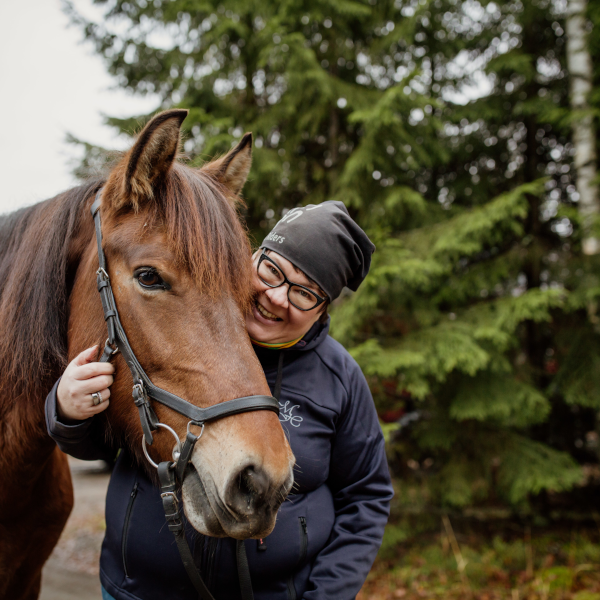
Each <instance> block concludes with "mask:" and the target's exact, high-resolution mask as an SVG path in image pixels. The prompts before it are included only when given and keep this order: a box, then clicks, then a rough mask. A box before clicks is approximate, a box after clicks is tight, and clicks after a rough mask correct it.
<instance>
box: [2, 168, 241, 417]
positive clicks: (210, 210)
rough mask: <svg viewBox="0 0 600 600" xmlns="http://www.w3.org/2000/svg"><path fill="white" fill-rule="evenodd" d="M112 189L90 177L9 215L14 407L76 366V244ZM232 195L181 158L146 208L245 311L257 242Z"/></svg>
mask: <svg viewBox="0 0 600 600" xmlns="http://www.w3.org/2000/svg"><path fill="white" fill-rule="evenodd" d="M104 183H105V182H104V181H103V180H95V181H90V182H88V183H86V184H84V185H82V186H79V187H76V188H73V189H71V190H69V191H67V192H65V193H63V194H60V195H58V196H56V197H55V198H52V199H50V200H46V201H44V202H41V203H39V204H37V205H35V206H32V207H28V208H24V209H21V210H19V211H17V212H15V213H12V214H10V215H7V216H5V217H2V218H0V322H1V323H2V346H1V347H0V369H1V372H2V373H3V376H4V388H3V389H2V393H3V394H4V395H5V396H6V395H8V396H9V397H12V398H13V399H14V401H17V399H18V397H26V398H30V399H31V401H34V402H36V403H37V402H38V401H40V400H43V398H44V397H45V395H46V394H47V393H48V391H49V389H50V387H51V386H52V384H53V383H54V382H55V380H56V379H57V378H58V376H59V375H60V373H61V372H62V370H63V369H64V368H65V366H66V364H67V323H68V301H69V294H70V291H71V287H72V282H73V278H74V276H75V270H76V268H77V260H78V258H79V256H75V255H74V254H75V252H74V250H73V244H72V241H73V239H74V237H75V236H76V235H77V234H78V232H80V230H81V228H82V227H83V228H85V229H87V227H89V231H90V235H91V232H92V229H91V215H90V214H89V211H88V210H87V209H88V207H89V205H90V201H91V199H92V198H93V196H94V195H95V193H96V191H97V190H98V189H99V188H100V187H102V185H104ZM231 196H232V195H231V192H229V191H228V190H227V189H226V188H225V187H224V186H222V185H221V184H220V183H218V182H217V181H216V180H215V179H214V178H213V177H211V175H209V174H207V173H202V172H201V171H199V170H197V169H191V168H189V167H187V166H185V165H183V164H181V163H177V162H176V163H174V164H173V166H172V168H171V170H170V171H169V173H168V175H167V177H166V178H165V180H164V182H163V184H162V185H161V189H160V193H158V194H156V197H155V199H154V200H153V201H152V202H148V203H147V206H145V207H144V211H147V216H148V225H149V226H153V225H154V226H161V225H162V226H164V227H165V229H166V233H167V237H168V242H169V245H170V247H171V250H172V251H173V252H174V253H175V255H176V257H177V259H178V261H179V262H180V264H181V265H182V266H183V267H184V268H186V269H187V270H189V272H190V273H191V274H192V275H193V276H194V278H195V279H196V281H198V282H199V284H200V285H202V287H203V289H204V291H205V292H206V293H207V294H210V295H211V296H213V297H214V296H218V295H219V294H221V293H223V292H224V291H227V292H229V293H231V294H232V295H233V297H234V298H235V299H236V300H237V302H238V303H239V304H240V305H241V306H242V307H245V306H246V304H247V302H248V301H249V299H250V297H251V285H250V275H249V274H250V268H249V267H250V263H249V261H250V245H249V242H248V239H247V235H246V234H245V231H244V228H243V226H242V225H241V223H240V220H239V218H238V215H237V212H236V209H235V204H234V201H233V199H232V197H231ZM128 210H131V208H121V209H119V213H120V214H118V215H114V216H116V217H117V218H118V217H120V216H123V217H124V216H125V214H126V213H127V211H128ZM85 219H89V225H87V224H86V222H85ZM149 228H150V227H149ZM81 250H82V249H80V250H79V251H81ZM99 301H100V300H99V299H98V302H99ZM7 404H9V403H4V405H3V408H0V417H1V416H2V413H4V412H6V411H7V410H8V409H9V406H8V405H7ZM0 406H1V405H0Z"/></svg>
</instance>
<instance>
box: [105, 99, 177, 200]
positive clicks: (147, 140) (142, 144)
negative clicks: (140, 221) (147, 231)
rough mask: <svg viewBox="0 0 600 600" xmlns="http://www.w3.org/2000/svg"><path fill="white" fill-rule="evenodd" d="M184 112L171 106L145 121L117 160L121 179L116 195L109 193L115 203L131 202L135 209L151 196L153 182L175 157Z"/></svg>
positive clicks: (167, 168)
mask: <svg viewBox="0 0 600 600" xmlns="http://www.w3.org/2000/svg"><path fill="white" fill-rule="evenodd" d="M187 114H188V111H187V110H183V109H173V110H167V111H165V112H162V113H160V114H158V115H156V116H155V117H153V118H152V119H150V121H148V123H147V124H146V126H145V127H144V129H142V131H141V133H140V135H139V136H138V138H137V140H136V142H135V144H134V145H133V147H132V148H131V150H129V152H127V154H126V155H125V157H124V158H123V161H122V163H121V165H120V166H121V167H122V169H124V172H123V170H122V169H117V171H120V173H115V176H117V177H118V178H119V179H120V180H121V181H120V185H119V183H118V182H115V183H117V186H118V187H120V190H116V192H117V193H116V195H112V194H111V195H112V196H113V198H114V202H115V203H116V204H117V205H118V206H123V205H126V204H132V205H133V207H134V208H136V209H137V208H138V207H139V205H140V203H141V202H142V201H143V200H144V199H150V198H152V197H153V196H154V189H155V187H156V184H157V183H158V182H159V181H160V180H161V179H162V178H164V177H165V175H166V174H167V173H168V172H169V169H170V168H171V165H172V164H173V161H174V160H175V158H176V156H177V152H178V150H179V142H180V130H181V124H182V123H183V120H184V119H185V118H186V117H187ZM109 183H110V182H109Z"/></svg>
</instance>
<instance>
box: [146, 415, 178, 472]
mask: <svg viewBox="0 0 600 600" xmlns="http://www.w3.org/2000/svg"><path fill="white" fill-rule="evenodd" d="M156 426H157V427H162V428H163V429H166V430H167V431H170V432H171V434H172V435H173V437H174V438H175V440H176V443H175V447H174V448H173V467H175V465H176V464H177V461H178V460H179V457H180V456H181V441H180V440H179V436H178V435H177V434H176V433H175V431H174V430H173V429H171V428H170V427H169V426H168V425H165V424H164V423H157V424H156ZM142 450H143V451H144V455H145V456H146V458H147V459H148V462H149V463H150V464H151V465H152V466H153V467H154V468H155V469H158V465H157V464H156V463H155V462H154V461H153V460H152V459H151V458H150V455H149V454H148V450H147V448H146V435H145V434H142Z"/></svg>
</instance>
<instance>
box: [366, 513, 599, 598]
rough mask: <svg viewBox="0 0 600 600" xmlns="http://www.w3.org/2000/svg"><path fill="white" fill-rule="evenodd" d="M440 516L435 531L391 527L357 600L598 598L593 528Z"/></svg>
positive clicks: (596, 538) (596, 537)
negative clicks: (479, 522)
mask: <svg viewBox="0 0 600 600" xmlns="http://www.w3.org/2000/svg"><path fill="white" fill-rule="evenodd" d="M440 521H441V522H440V524H439V525H440V527H439V533H431V532H429V533H427V532H420V533H419V534H418V535H414V522H413V523H412V524H411V532H410V533H411V535H409V534H408V533H407V531H408V530H407V527H406V526H402V525H400V524H396V525H390V526H388V531H387V532H386V536H385V539H384V544H383V545H382V550H381V551H380V553H379V557H378V559H377V561H376V563H375V566H374V567H373V570H372V571H371V573H370V575H369V577H368V579H367V582H366V583H365V586H364V587H363V589H362V591H361V593H360V594H359V596H358V597H357V598H358V600H393V599H396V598H404V599H405V600H417V599H419V600H421V599H431V600H434V599H435V600H438V599H440V600H441V599H444V600H454V599H459V598H460V599H461V600H462V599H465V600H471V599H473V600H475V599H476V600H500V599H503V600H504V599H507V600H600V530H598V529H597V528H579V529H576V528H575V527H569V526H564V525H563V526H561V527H556V526H555V527H553V528H545V529H542V528H538V529H534V530H532V529H531V528H530V527H529V526H521V525H518V524H514V523H506V522H504V523H503V524H502V526H496V531H490V528H489V526H486V531H482V527H481V526H479V525H478V526H476V527H473V526H472V525H469V526H466V525H465V524H464V523H462V524H461V528H460V531H458V530H455V527H456V524H455V523H453V522H452V520H451V519H448V518H447V517H442V518H441V519H440ZM429 523H430V524H431V520H429ZM453 525H454V527H453Z"/></svg>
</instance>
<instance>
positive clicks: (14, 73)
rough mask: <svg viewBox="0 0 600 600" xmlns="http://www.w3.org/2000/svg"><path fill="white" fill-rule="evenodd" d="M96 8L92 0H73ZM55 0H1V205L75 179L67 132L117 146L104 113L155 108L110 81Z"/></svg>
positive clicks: (29, 199)
mask: <svg viewBox="0 0 600 600" xmlns="http://www.w3.org/2000/svg"><path fill="white" fill-rule="evenodd" d="M75 6H76V7H77V8H78V9H80V10H81V11H83V12H84V13H85V14H87V15H98V14H99V12H98V9H97V8H96V7H93V6H92V2H91V0H75ZM68 25H69V20H68V18H67V16H66V15H64V14H63V13H62V11H61V3H60V0H28V2H18V1H10V0H2V1H0V90H1V93H0V115H1V116H2V117H1V118H2V120H3V123H2V125H1V126H0V132H1V134H0V213H6V212H10V211H12V210H15V209H17V208H20V207H21V206H25V205H28V204H33V203H35V202H38V201H39V200H43V199H45V198H50V197H51V196H54V195H55V194H57V193H58V192H60V191H62V190H65V189H67V188H69V187H72V186H73V185H75V184H76V181H75V179H74V177H73V176H72V175H71V174H70V170H71V168H72V164H71V163H72V162H73V161H74V159H75V158H76V157H77V150H76V149H75V148H74V147H73V146H70V145H68V144H66V143H65V136H66V134H67V132H70V133H72V134H73V135H75V136H76V137H78V138H81V139H84V140H86V141H89V142H92V143H95V144H100V145H102V146H105V147H109V148H122V147H123V144H124V141H123V140H119V139H118V138H117V137H116V136H115V134H114V133H113V130H112V129H110V128H108V127H106V126H104V125H103V124H102V114H103V113H104V114H107V115H111V116H119V117H126V116H131V115H135V114H141V113H144V112H150V111H152V110H154V109H155V108H157V106H158V102H157V100H156V99H153V98H139V97H133V96H130V95H128V94H127V93H125V92H124V91H122V90H117V89H110V88H111V86H113V85H114V83H113V81H112V79H111V77H110V76H109V75H108V74H107V72H106V69H105V67H104V64H103V62H102V59H101V58H100V57H99V56H97V55H95V54H93V49H92V47H91V45H89V44H82V43H81V39H82V34H81V33H80V31H79V30H78V29H76V28H75V27H72V26H71V27H69V26H68Z"/></svg>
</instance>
